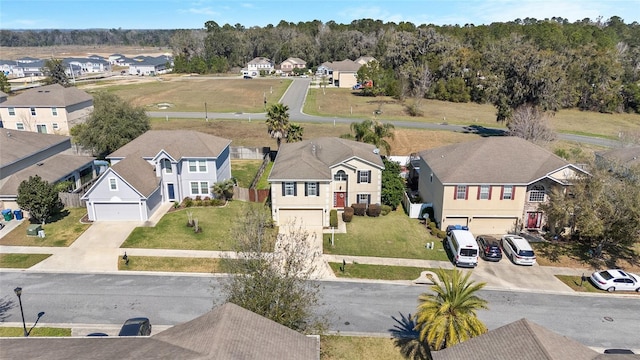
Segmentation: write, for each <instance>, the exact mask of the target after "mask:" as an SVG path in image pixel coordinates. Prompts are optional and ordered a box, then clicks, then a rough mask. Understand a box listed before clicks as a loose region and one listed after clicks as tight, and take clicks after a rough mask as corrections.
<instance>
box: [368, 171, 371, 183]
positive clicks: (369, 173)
mask: <svg viewBox="0 0 640 360" xmlns="http://www.w3.org/2000/svg"><path fill="white" fill-rule="evenodd" d="M367 173H368V176H367V180H369V181H367V182H368V183H369V184H371V170H368V171H367Z"/></svg>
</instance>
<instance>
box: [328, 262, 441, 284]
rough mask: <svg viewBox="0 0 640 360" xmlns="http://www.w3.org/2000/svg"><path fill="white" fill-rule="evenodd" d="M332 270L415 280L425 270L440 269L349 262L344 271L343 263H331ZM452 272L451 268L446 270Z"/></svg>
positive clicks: (352, 275) (338, 273) (355, 275)
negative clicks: (341, 268) (342, 269)
mask: <svg viewBox="0 0 640 360" xmlns="http://www.w3.org/2000/svg"><path fill="white" fill-rule="evenodd" d="M329 266H331V270H333V273H334V274H336V276H337V277H339V278H348V279H375V280H415V279H417V278H419V277H420V273H421V272H423V271H433V272H436V271H438V270H439V269H432V268H420V267H413V266H387V265H369V264H349V263H347V264H346V266H345V269H344V272H342V271H340V267H342V263H332V262H330V263H329ZM444 271H447V272H451V270H444Z"/></svg>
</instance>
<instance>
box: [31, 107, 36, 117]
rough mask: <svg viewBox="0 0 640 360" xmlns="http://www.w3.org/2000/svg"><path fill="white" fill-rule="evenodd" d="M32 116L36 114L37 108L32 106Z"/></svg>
mask: <svg viewBox="0 0 640 360" xmlns="http://www.w3.org/2000/svg"><path fill="white" fill-rule="evenodd" d="M31 116H36V108H34V107H32V108H31Z"/></svg>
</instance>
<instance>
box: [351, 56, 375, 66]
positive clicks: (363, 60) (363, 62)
mask: <svg viewBox="0 0 640 360" xmlns="http://www.w3.org/2000/svg"><path fill="white" fill-rule="evenodd" d="M375 59H376V58H374V57H373V56H360V57H359V58H357V59H355V60H354V61H353V62H355V63H357V64H360V65H366V64H368V63H370V62H371V61H373V60H375Z"/></svg>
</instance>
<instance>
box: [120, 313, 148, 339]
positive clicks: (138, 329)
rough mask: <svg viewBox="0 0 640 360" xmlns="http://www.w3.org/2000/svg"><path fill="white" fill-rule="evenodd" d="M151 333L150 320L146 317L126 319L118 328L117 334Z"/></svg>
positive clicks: (143, 334)
mask: <svg viewBox="0 0 640 360" xmlns="http://www.w3.org/2000/svg"><path fill="white" fill-rule="evenodd" d="M149 335H151V322H150V321H149V319H148V318H146V317H136V318H131V319H128V320H127V321H125V322H124V324H123V325H122V328H120V333H118V336H149Z"/></svg>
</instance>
